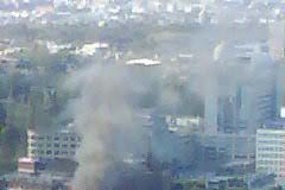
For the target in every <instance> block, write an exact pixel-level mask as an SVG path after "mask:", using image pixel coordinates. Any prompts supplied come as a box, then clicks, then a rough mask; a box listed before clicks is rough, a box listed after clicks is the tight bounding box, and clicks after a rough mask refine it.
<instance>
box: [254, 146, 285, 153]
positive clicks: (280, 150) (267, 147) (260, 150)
mask: <svg viewBox="0 0 285 190" xmlns="http://www.w3.org/2000/svg"><path fill="white" fill-rule="evenodd" d="M257 150H258V151H259V152H263V151H268V152H282V151H285V147H276V146H272V147H270V146H266V147H258V148H257Z"/></svg>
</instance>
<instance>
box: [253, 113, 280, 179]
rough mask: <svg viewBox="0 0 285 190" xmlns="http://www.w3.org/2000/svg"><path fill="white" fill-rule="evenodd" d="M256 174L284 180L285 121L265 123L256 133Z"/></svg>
mask: <svg viewBox="0 0 285 190" xmlns="http://www.w3.org/2000/svg"><path fill="white" fill-rule="evenodd" d="M256 172H257V173H274V174H276V175H277V177H278V178H279V179H280V178H281V179H284V178H285V120H284V119H279V120H275V121H270V122H267V123H265V124H264V125H263V127H262V128H260V129H258V130H257V132H256Z"/></svg>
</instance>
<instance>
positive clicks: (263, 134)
mask: <svg viewBox="0 0 285 190" xmlns="http://www.w3.org/2000/svg"><path fill="white" fill-rule="evenodd" d="M258 137H269V138H283V139H284V138H285V134H268V133H259V134H258Z"/></svg>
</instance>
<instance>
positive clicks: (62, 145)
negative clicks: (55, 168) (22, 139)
mask: <svg viewBox="0 0 285 190" xmlns="http://www.w3.org/2000/svg"><path fill="white" fill-rule="evenodd" d="M45 146H46V147H48V148H50V147H52V144H51V143H49V144H40V143H39V144H37V143H31V147H39V148H43V147H45ZM53 147H55V148H60V147H62V148H69V147H70V148H76V147H79V145H76V144H70V145H68V144H61V145H60V144H59V143H54V144H53Z"/></svg>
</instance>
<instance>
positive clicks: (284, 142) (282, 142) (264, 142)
mask: <svg viewBox="0 0 285 190" xmlns="http://www.w3.org/2000/svg"><path fill="white" fill-rule="evenodd" d="M258 144H268V145H270V144H274V145H277V144H282V145H285V141H284V140H282V141H281V140H259V141H258Z"/></svg>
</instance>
